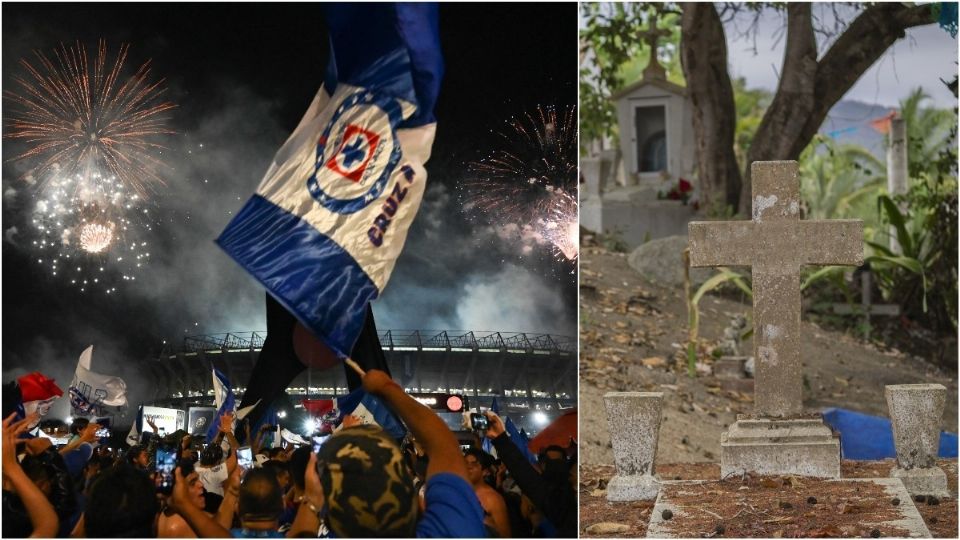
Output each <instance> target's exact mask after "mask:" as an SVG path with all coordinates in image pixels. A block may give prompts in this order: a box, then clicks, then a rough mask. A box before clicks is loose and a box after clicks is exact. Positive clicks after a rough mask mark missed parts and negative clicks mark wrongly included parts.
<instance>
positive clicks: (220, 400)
mask: <svg viewBox="0 0 960 540" xmlns="http://www.w3.org/2000/svg"><path fill="white" fill-rule="evenodd" d="M211 373H212V376H213V406H214V407H216V408H217V413H216V414H215V415H214V416H213V421H212V422H210V427H209V428H208V429H207V442H211V441H213V439H215V438H216V437H217V433H219V432H220V417H221V416H223V415H225V414H227V413H232V412H236V417H235V418H234V423H236V421H237V420H243V418H244V417H245V416H246V415H248V414H250V411H252V410H253V409H254V408H256V406H257V405H259V404H260V400H257V402H256V403H254V404H253V405H251V406H249V407H244V408H242V409H240V410H237V398H236V397H235V396H234V395H233V387H231V386H230V379H228V378H227V376H226V375H224V374H223V372H221V371H220V370H219V369H217V368H211ZM230 427H231V429H232V428H233V426H230Z"/></svg>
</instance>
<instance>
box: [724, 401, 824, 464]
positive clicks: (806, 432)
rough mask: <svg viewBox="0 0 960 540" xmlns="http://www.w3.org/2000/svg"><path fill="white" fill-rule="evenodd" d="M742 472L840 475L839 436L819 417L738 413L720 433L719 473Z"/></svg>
mask: <svg viewBox="0 0 960 540" xmlns="http://www.w3.org/2000/svg"><path fill="white" fill-rule="evenodd" d="M744 472H747V473H753V474H769V475H789V474H792V475H796V476H813V477H819V478H840V439H839V438H838V437H837V436H836V435H834V434H833V431H832V430H831V429H830V428H829V427H828V426H827V425H826V424H824V423H823V420H822V419H821V418H819V417H817V418H797V419H766V418H750V417H745V416H743V415H741V416H740V417H738V420H737V421H736V422H735V423H733V424H731V425H730V428H729V429H728V431H726V432H724V433H723V434H721V436H720V475H721V478H725V477H727V476H728V475H736V474H743V473H744Z"/></svg>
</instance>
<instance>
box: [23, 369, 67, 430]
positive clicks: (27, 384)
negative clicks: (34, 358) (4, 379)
mask: <svg viewBox="0 0 960 540" xmlns="http://www.w3.org/2000/svg"><path fill="white" fill-rule="evenodd" d="M17 384H18V385H19V386H20V399H21V401H22V402H23V414H24V415H25V416H28V415H30V414H32V413H34V412H36V413H37V414H39V415H40V417H43V416H46V414H47V413H48V412H50V407H52V406H53V403H54V402H55V401H56V400H58V399H59V398H60V396H62V395H63V390H61V389H60V387H59V386H57V383H56V382H55V381H54V380H53V379H48V378H47V377H46V376H45V375H44V374H43V373H40V372H39V371H34V372H33V373H29V374H27V375H24V376H23V377H20V378H19V379H17ZM38 423H39V421H38ZM34 425H36V424H34ZM33 427H34V426H30V429H33Z"/></svg>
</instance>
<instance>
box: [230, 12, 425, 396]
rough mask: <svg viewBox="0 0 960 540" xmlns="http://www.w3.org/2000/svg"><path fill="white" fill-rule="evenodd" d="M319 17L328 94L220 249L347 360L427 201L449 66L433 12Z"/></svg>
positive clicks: (324, 92) (320, 94)
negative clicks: (324, 31) (326, 38)
mask: <svg viewBox="0 0 960 540" xmlns="http://www.w3.org/2000/svg"><path fill="white" fill-rule="evenodd" d="M324 10H325V13H326V19H327V27H328V29H329V32H330V43H331V55H330V62H329V63H328V68H327V75H326V77H325V80H324V83H323V86H322V87H321V88H320V90H319V92H317V95H316V97H315V98H314V100H313V102H312V103H311V105H310V107H309V108H308V109H307V112H306V114H305V115H304V117H303V119H302V120H301V121H300V124H299V125H298V126H297V128H296V129H295V130H294V132H293V134H291V135H290V138H289V139H287V141H286V143H285V144H284V145H283V146H282V147H281V148H280V150H279V151H278V152H277V154H276V156H275V158H274V161H273V163H272V165H271V166H270V168H269V170H268V171H267V173H266V175H265V176H264V178H263V180H262V182H261V184H260V186H259V187H258V188H257V192H256V194H254V195H253V197H251V198H250V200H249V201H247V203H246V205H245V206H244V207H243V208H242V209H241V210H240V211H239V212H238V214H237V215H236V217H235V218H234V219H233V220H232V221H231V222H230V224H229V225H227V227H226V229H225V230H224V231H223V233H222V234H221V235H220V237H219V238H218V239H217V243H218V244H219V245H220V247H221V248H223V250H224V251H226V252H227V254H229V255H230V256H231V257H232V258H234V259H235V260H236V261H237V262H238V263H239V264H240V265H241V266H243V268H245V269H246V270H247V271H248V272H250V273H251V274H252V275H253V276H254V277H255V278H256V279H258V280H259V281H260V282H261V283H262V284H263V285H264V286H265V287H266V288H267V290H268V291H269V293H270V294H271V295H272V296H273V297H274V298H276V299H277V301H279V302H280V303H281V304H282V305H283V307H284V308H285V309H286V310H287V311H289V312H290V313H291V314H293V315H294V316H295V317H296V318H297V319H298V320H299V321H300V322H301V323H302V324H303V325H304V326H305V327H306V328H307V329H308V330H310V332H311V333H313V334H314V335H315V336H317V337H318V338H320V339H321V340H323V342H324V343H325V344H326V345H327V346H329V347H330V349H332V350H333V352H334V353H336V354H337V355H338V356H340V357H346V356H348V355H349V354H350V351H351V348H352V347H353V344H354V342H355V341H356V339H357V336H358V335H359V333H360V330H361V327H362V325H363V322H364V315H365V310H366V309H367V304H368V303H369V302H370V301H371V300H373V299H375V298H376V297H377V296H378V295H379V294H380V292H381V291H382V290H383V288H384V286H386V284H387V281H388V279H389V277H390V274H391V272H392V270H393V267H394V263H395V262H396V259H397V257H398V256H399V254H400V251H401V249H402V248H403V244H404V242H405V240H406V236H407V231H408V229H409V227H410V224H411V223H412V222H413V219H414V217H415V216H416V213H417V210H418V209H419V206H420V201H421V199H422V198H423V192H424V188H425V186H426V170H425V169H424V163H425V162H426V161H427V159H428V158H429V157H430V148H431V146H432V143H433V137H434V133H435V131H436V125H435V122H434V117H433V108H434V104H435V103H436V98H437V94H438V92H439V86H440V78H441V75H442V70H443V61H442V57H441V54H440V47H439V36H438V20H437V6H436V5H434V4H418V3H401V4H362V5H360V4H330V5H326V6H324ZM265 397H266V398H267V399H266V401H267V402H269V401H272V399H270V398H271V397H272V396H265Z"/></svg>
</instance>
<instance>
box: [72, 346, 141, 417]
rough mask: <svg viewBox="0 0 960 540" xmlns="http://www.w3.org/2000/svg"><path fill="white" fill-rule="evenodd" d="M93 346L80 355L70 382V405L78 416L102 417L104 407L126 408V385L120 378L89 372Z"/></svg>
mask: <svg viewBox="0 0 960 540" xmlns="http://www.w3.org/2000/svg"><path fill="white" fill-rule="evenodd" d="M92 359H93V345H91V346H89V347H87V348H86V350H84V351H83V353H81V354H80V361H79V362H77V370H76V372H74V374H73V381H71V382H70V405H71V407H72V408H73V412H74V414H76V415H80V416H103V415H104V407H118V408H120V407H126V406H127V383H125V382H124V381H123V379H121V378H120V377H114V376H112V375H103V374H101V373H96V372H94V371H91V367H90V362H91V360H92Z"/></svg>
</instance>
